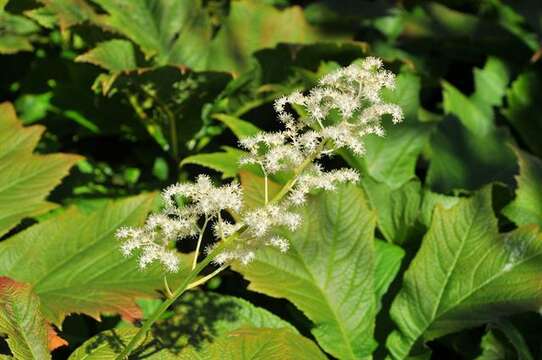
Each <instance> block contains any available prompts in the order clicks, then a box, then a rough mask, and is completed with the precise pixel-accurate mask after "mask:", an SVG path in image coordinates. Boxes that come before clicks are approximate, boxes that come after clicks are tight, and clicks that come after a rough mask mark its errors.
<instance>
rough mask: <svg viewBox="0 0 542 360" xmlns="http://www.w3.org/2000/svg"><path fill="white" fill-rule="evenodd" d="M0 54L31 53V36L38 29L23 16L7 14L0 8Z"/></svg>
mask: <svg viewBox="0 0 542 360" xmlns="http://www.w3.org/2000/svg"><path fill="white" fill-rule="evenodd" d="M0 24H2V25H1V26H2V27H1V28H0V30H1V32H0V54H14V53H17V52H19V51H31V50H32V44H31V36H32V35H33V34H34V33H36V32H37V31H38V30H39V27H38V26H37V25H36V24H35V23H34V22H33V21H32V20H29V19H27V18H25V17H23V16H18V15H12V14H9V13H7V12H5V11H3V9H1V8H0Z"/></svg>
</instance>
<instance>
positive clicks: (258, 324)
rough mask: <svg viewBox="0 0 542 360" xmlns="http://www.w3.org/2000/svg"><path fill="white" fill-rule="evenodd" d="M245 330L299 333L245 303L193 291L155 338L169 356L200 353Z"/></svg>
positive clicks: (156, 330) (160, 324)
mask: <svg viewBox="0 0 542 360" xmlns="http://www.w3.org/2000/svg"><path fill="white" fill-rule="evenodd" d="M242 327H251V328H274V329H281V328H287V329H289V330H291V331H292V332H293V333H297V330H296V329H295V328H294V327H293V326H292V325H290V324H289V323H287V322H286V321H284V320H282V319H281V318H279V317H278V316H276V315H273V314H272V313H270V312H268V311H267V310H265V309H263V308H260V307H256V306H254V305H252V304H251V303H249V302H248V301H245V300H243V299H240V298H237V297H234V296H228V295H221V294H217V293H213V292H203V291H191V292H188V293H186V294H184V295H183V296H182V297H181V298H180V299H179V300H178V301H177V302H176V303H175V305H174V306H173V307H172V308H171V310H170V311H169V315H168V316H167V317H166V318H164V319H163V320H159V321H157V322H156V324H155V325H154V326H153V335H154V337H155V338H156V339H159V340H160V343H161V344H163V346H164V347H166V348H167V351H168V352H171V353H179V352H180V351H182V350H183V349H184V348H185V347H188V346H190V347H194V348H196V349H200V348H202V347H204V346H207V345H208V344H211V343H213V342H214V341H215V340H216V339H218V338H220V337H221V336H224V335H226V334H228V333H229V332H231V331H234V330H237V329H239V328H242Z"/></svg>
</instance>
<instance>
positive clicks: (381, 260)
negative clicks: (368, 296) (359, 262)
mask: <svg viewBox="0 0 542 360" xmlns="http://www.w3.org/2000/svg"><path fill="white" fill-rule="evenodd" d="M375 245H376V247H375V254H376V257H375V293H376V299H377V303H378V305H377V312H378V311H380V306H381V304H380V300H381V299H382V297H383V296H384V294H386V292H387V291H388V288H389V286H390V284H391V283H392V281H393V280H394V279H395V276H397V273H398V272H399V269H400V268H401V260H402V259H403V257H404V256H405V251H404V250H403V249H402V248H400V247H399V246H397V245H393V244H389V243H386V242H384V241H380V240H377V241H376V242H375Z"/></svg>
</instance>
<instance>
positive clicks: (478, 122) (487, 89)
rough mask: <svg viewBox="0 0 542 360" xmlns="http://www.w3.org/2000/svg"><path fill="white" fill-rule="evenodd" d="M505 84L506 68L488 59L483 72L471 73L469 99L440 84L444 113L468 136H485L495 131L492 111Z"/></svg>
mask: <svg viewBox="0 0 542 360" xmlns="http://www.w3.org/2000/svg"><path fill="white" fill-rule="evenodd" d="M509 81H510V79H509V75H508V70H507V68H506V65H505V64H504V63H503V62H502V61H501V60H499V59H497V58H493V57H490V58H488V59H487V62H486V64H485V66H484V68H483V69H474V87H475V92H474V94H472V96H470V97H466V96H465V95H463V94H462V93H461V92H460V91H459V90H457V89H456V88H455V87H454V86H453V85H451V84H449V83H447V82H443V98H444V99H443V106H444V112H445V113H447V114H448V113H451V114H454V115H456V116H457V117H458V118H459V120H461V122H462V123H463V125H464V126H465V127H466V128H467V129H469V130H470V131H471V132H472V133H474V134H478V135H481V136H483V135H486V134H488V133H489V132H490V131H492V130H493V129H494V128H495V126H494V124H493V109H492V107H493V106H499V105H501V104H502V98H503V96H504V94H505V91H506V88H507V85H508V82H509Z"/></svg>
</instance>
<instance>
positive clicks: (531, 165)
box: [502, 149, 542, 226]
mask: <svg viewBox="0 0 542 360" xmlns="http://www.w3.org/2000/svg"><path fill="white" fill-rule="evenodd" d="M514 152H515V153H516V156H517V158H518V162H519V176H516V181H517V183H518V188H517V190H516V198H515V199H514V200H513V201H512V202H511V203H510V204H508V205H507V206H506V207H505V208H504V209H503V210H502V213H503V214H504V215H505V216H506V217H507V218H509V219H510V220H512V221H513V222H514V223H515V224H516V225H524V224H538V225H539V226H542V160H540V159H539V158H537V157H534V156H532V155H529V154H528V153H526V152H523V151H521V150H519V149H514Z"/></svg>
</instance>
